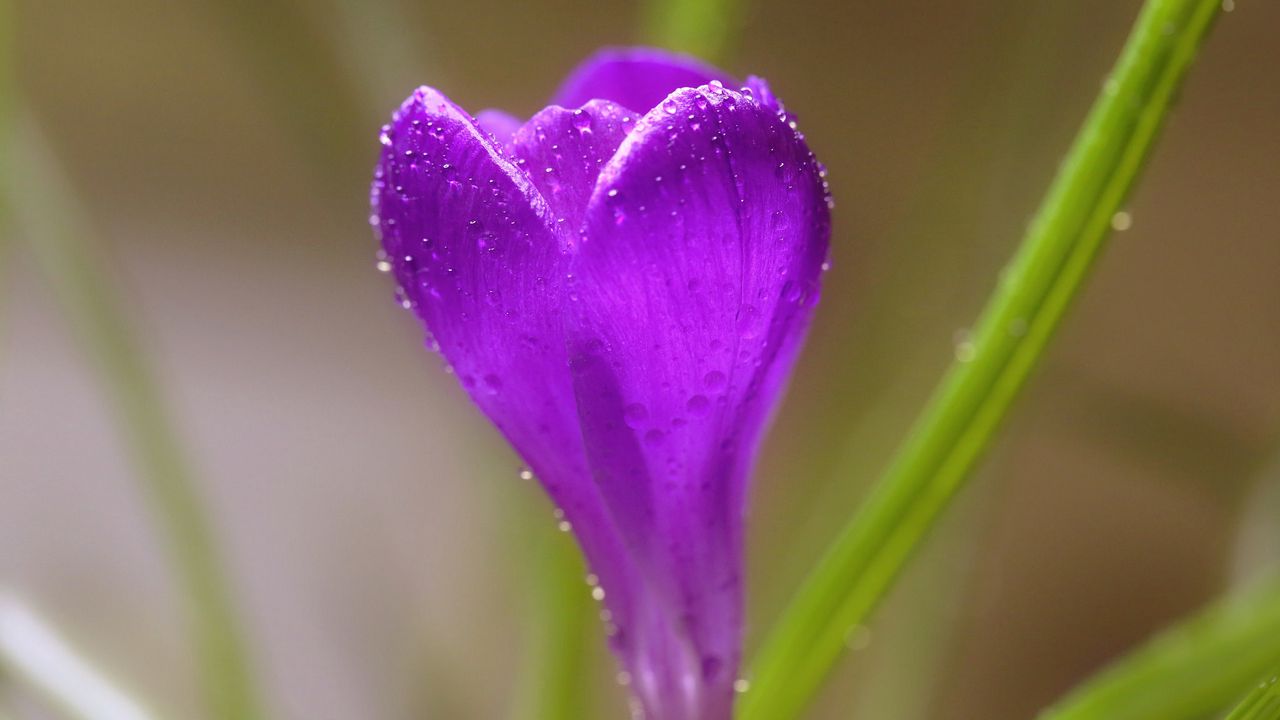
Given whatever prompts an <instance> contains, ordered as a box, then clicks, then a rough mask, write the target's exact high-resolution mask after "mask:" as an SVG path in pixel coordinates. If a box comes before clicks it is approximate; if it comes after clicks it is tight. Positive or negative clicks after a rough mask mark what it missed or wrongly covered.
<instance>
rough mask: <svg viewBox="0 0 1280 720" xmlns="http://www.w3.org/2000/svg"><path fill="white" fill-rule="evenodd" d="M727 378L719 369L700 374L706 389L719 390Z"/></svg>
mask: <svg viewBox="0 0 1280 720" xmlns="http://www.w3.org/2000/svg"><path fill="white" fill-rule="evenodd" d="M726 380H728V378H726V377H725V376H724V373H722V372H720V371H719V370H712V371H711V372H709V373H707V374H706V375H703V376H702V384H703V385H706V386H707V389H708V390H719V389H721V388H723V387H724V384H725V381H726Z"/></svg>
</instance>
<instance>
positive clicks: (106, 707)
mask: <svg viewBox="0 0 1280 720" xmlns="http://www.w3.org/2000/svg"><path fill="white" fill-rule="evenodd" d="M0 669H4V670H9V671H12V673H13V675H14V677H15V679H16V678H21V679H22V680H24V681H26V683H27V684H28V685H30V686H31V688H32V689H34V690H36V691H37V692H38V693H39V694H40V695H41V696H43V697H44V698H45V699H46V700H47V701H48V702H49V704H50V705H52V706H54V707H56V708H58V709H59V710H60V711H62V712H63V713H64V714H66V715H67V716H68V717H71V718H75V720H154V718H155V716H154V715H152V714H151V713H150V712H149V711H148V710H146V709H145V708H144V707H143V706H142V705H141V704H140V703H139V702H138V701H137V700H135V699H133V698H132V697H130V696H129V695H128V694H127V693H125V692H124V691H123V690H121V689H120V688H119V686H117V685H116V684H115V683H113V682H112V681H111V680H110V679H108V677H107V675H106V674H105V673H103V672H102V671H101V670H99V669H98V668H96V667H94V665H93V664H92V663H91V662H89V661H88V660H86V659H85V657H84V656H83V655H81V654H80V653H78V652H76V650H75V649H74V648H73V647H72V646H71V645H70V644H68V643H67V642H66V641H65V640H63V639H62V637H60V636H59V634H58V633H57V632H56V631H55V630H54V629H53V628H51V627H50V626H49V625H48V623H46V622H45V621H44V620H43V619H42V618H41V617H40V616H38V615H36V614H35V613H34V612H32V611H31V610H29V609H27V608H26V607H25V606H23V605H21V604H20V603H18V602H17V601H16V600H13V599H10V598H4V597H0ZM0 716H2V713H0Z"/></svg>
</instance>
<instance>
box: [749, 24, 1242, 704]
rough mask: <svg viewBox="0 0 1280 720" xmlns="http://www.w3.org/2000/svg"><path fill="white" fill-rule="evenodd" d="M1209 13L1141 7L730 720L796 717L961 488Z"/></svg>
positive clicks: (1127, 179) (1143, 149)
mask: <svg viewBox="0 0 1280 720" xmlns="http://www.w3.org/2000/svg"><path fill="white" fill-rule="evenodd" d="M1218 9H1219V5H1218V0H1149V2H1148V3H1147V4H1146V6H1145V7H1144V9H1143V11H1142V14H1141V15H1140V16H1139V18H1138V21H1137V23H1136V24H1135V27H1134V30H1133V32H1132V34H1131V35H1130V38H1129V41H1128V42H1127V44H1126V46H1125V49H1124V51H1123V52H1122V54H1121V57H1120V59H1119V60H1118V62H1117V64H1116V67H1115V69H1114V71H1113V73H1112V76H1111V78H1110V79H1109V80H1108V81H1107V83H1106V84H1105V85H1104V88H1103V92H1102V94H1101V95H1100V97H1099V98H1098V100H1097V101H1096V103H1095V104H1094V107H1093V109H1092V110H1091V111H1090V113H1089V116H1088V118H1087V119H1086V121H1085V124H1084V127H1083V128H1082V130H1081V132H1080V133H1079V135H1078V136H1077V139H1076V142H1075V144H1074V146H1073V148H1072V150H1071V152H1070V153H1069V154H1068V156H1067V159H1066V160H1065V161H1064V163H1063V165H1062V167H1061V168H1060V170H1059V173H1058V175H1057V177H1056V179H1055V181H1054V183H1053V185H1052V186H1051V187H1050V189H1049V192H1048V194H1047V195H1046V197H1045V200H1044V201H1043V202H1042V204H1041V207H1040V209H1039V211H1038V212H1037V214H1036V217H1035V219H1034V220H1033V222H1032V224H1031V226H1030V227H1029V228H1028V231H1027V234H1026V236H1025V237H1024V239H1023V242H1022V244H1021V246H1020V248H1019V250H1018V252H1017V254H1016V255H1015V257H1014V259H1013V261H1012V262H1011V263H1010V264H1009V266H1008V267H1007V268H1006V270H1005V272H1004V273H1003V274H1002V277H1001V281H1000V283H999V285H998V286H997V288H996V290H995V292H994V293H993V295H992V297H991V299H990V300H989V302H988V304H987V307H986V308H985V310H984V311H983V313H982V315H981V317H980V319H979V321H978V323H977V324H976V326H975V330H974V332H973V334H972V339H971V340H969V341H966V342H964V343H961V344H960V345H959V346H958V347H957V352H956V362H955V363H954V364H953V366H952V368H951V369H950V371H949V372H948V373H947V375H946V377H945V378H944V379H943V381H942V383H941V385H940V386H939V388H938V390H937V391H936V392H935V395H934V397H933V399H932V400H931V401H930V403H929V405H928V406H927V407H926V408H925V410H924V412H923V413H922V415H921V417H920V419H919V420H918V421H917V423H916V425H915V427H914V428H913V429H912V431H911V433H910V435H909V436H908V438H907V440H906V442H905V443H904V445H903V446H902V448H901V449H900V451H899V452H898V454H897V455H896V456H895V458H894V460H893V461H892V463H891V464H890V467H889V469H888V470H887V471H886V473H885V475H884V476H883V477H882V479H881V481H880V482H879V483H878V484H877V486H876V488H875V489H874V490H873V491H872V494H871V496H870V497H869V498H868V500H867V501H866V502H865V503H864V505H863V507H862V508H861V509H860V510H859V512H858V513H857V514H856V515H855V516H854V518H853V519H852V520H851V521H850V523H849V524H848V525H846V527H845V528H844V530H842V532H841V534H840V535H839V537H838V538H837V539H836V541H835V542H834V543H833V544H832V545H831V547H830V549H829V550H828V553H827V555H826V556H825V557H824V558H823V559H822V560H821V561H820V562H819V564H818V566H817V568H815V570H814V571H813V572H812V573H811V574H810V576H809V579H808V580H807V581H806V583H805V585H804V586H803V587H802V588H801V590H800V592H799V593H798V595H797V597H796V598H795V600H794V601H793V603H792V605H791V606H790V607H789V608H788V609H787V610H786V611H785V612H784V614H783V616H782V618H781V620H780V621H779V622H778V623H777V624H776V625H775V627H774V629H773V631H772V632H771V634H770V635H769V636H768V637H767V639H766V641H765V643H764V645H763V647H762V649H761V650H760V652H759V654H758V656H757V658H756V662H755V664H754V669H753V673H752V676H751V688H752V689H751V691H750V692H748V693H747V694H746V695H745V696H744V698H743V700H742V703H741V707H740V712H739V717H740V718H741V719H742V720H785V719H786V718H792V717H796V716H797V715H798V714H799V713H800V712H801V710H802V709H803V708H804V707H805V706H806V705H807V703H808V702H809V700H810V699H811V698H812V696H813V695H814V694H815V693H816V692H817V690H818V688H819V687H820V685H821V683H822V681H823V680H824V679H825V677H826V675H827V674H828V672H829V671H830V670H831V668H832V667H833V666H834V664H835V663H836V661H837V660H838V659H839V657H840V656H841V654H842V651H843V647H844V637H845V634H846V633H847V632H848V631H849V630H850V629H851V628H854V627H857V626H858V625H861V624H862V623H863V622H864V621H865V620H866V618H867V616H868V615H869V614H870V612H871V611H872V610H873V609H874V608H875V606H876V605H877V603H878V602H879V600H880V598H881V597H882V596H883V595H884V593H885V592H886V591H887V589H888V588H889V587H890V586H891V585H892V583H893V581H894V580H895V579H896V577H897V576H898V574H899V572H900V570H901V569H902V567H903V566H904V565H905V563H906V561H907V560H908V558H909V557H910V556H911V554H912V553H913V551H914V550H915V548H916V547H917V546H918V545H919V543H920V541H921V540H922V539H923V538H924V536H925V535H926V534H927V532H928V531H929V530H930V529H931V528H932V526H933V525H934V523H935V522H936V520H937V518H938V516H939V514H940V513H941V512H942V510H943V509H944V508H945V507H946V506H947V504H948V503H949V501H950V500H951V498H952V497H953V496H954V494H955V493H956V491H957V490H959V488H960V487H961V486H962V485H963V484H964V482H965V480H966V479H967V478H968V477H969V475H970V473H971V471H972V470H973V468H974V466H975V465H976V463H977V461H978V459H979V458H980V456H981V455H982V453H983V451H984V450H985V449H986V448H987V447H988V446H989V445H990V443H991V441H992V439H993V437H994V434H995V431H996V429H997V428H998V426H999V424H1000V422H1001V421H1002V420H1003V418H1004V416H1005V415H1006V413H1007V411H1008V409H1009V407H1010V406H1011V404H1012V403H1013V400H1014V398H1015V397H1016V396H1017V394H1018V393H1019V392H1020V391H1021V389H1022V388H1023V387H1024V385H1025V384H1026V381H1027V379H1028V377H1029V376H1030V373H1031V371H1032V370H1033V368H1034V367H1035V365H1036V363H1037V361H1038V360H1039V359H1040V357H1041V356H1042V355H1043V353H1044V350H1045V347H1046V346H1047V345H1048V342H1049V340H1050V339H1051V338H1052V336H1053V334H1054V332H1055V331H1056V329H1057V327H1058V325H1059V323H1060V322H1061V320H1062V317H1063V316H1064V315H1065V313H1066V311H1067V309H1068V307H1069V306H1070V304H1071V302H1072V300H1073V299H1074V298H1075V297H1076V295H1077V294H1078V292H1079V290H1080V288H1081V286H1082V284H1083V282H1084V279H1085V277H1086V276H1087V275H1088V271H1089V270H1090V269H1091V267H1092V266H1093V263H1094V260H1095V259H1096V258H1097V255H1098V253H1099V251H1100V250H1101V248H1102V245H1103V242H1104V240H1105V238H1106V236H1107V233H1108V230H1109V228H1110V223H1111V219H1112V217H1113V216H1114V214H1115V213H1116V212H1117V211H1118V210H1119V209H1120V204H1121V203H1122V202H1123V200H1124V198H1125V197H1126V196H1127V194H1128V191H1129V189H1130V188H1131V187H1132V185H1133V183H1134V182H1135V180H1136V178H1137V175H1138V172H1139V170H1140V169H1141V167H1142V165H1143V163H1144V161H1145V159H1146V157H1147V154H1148V153H1149V151H1150V149H1151V147H1152V145H1153V143H1154V141H1155V139H1156V137H1157V135H1158V131H1159V129H1160V127H1161V125H1162V123H1163V120H1164V119H1165V117H1166V116H1167V113H1168V110H1169V107H1170V105H1171V103H1172V101H1173V98H1174V96H1175V94H1176V91H1177V89H1178V87H1180V85H1181V82H1182V80H1183V78H1184V77H1185V74H1186V70H1187V68H1188V67H1189V65H1190V63H1191V61H1192V59H1194V57H1195V55H1196V53H1197V51H1198V49H1199V47H1200V44H1201V42H1202V41H1203V39H1204V37H1205V35H1206V33H1207V31H1208V28H1209V27H1210V25H1211V23H1212V20H1213V18H1214V17H1215V16H1216V14H1217V11H1218Z"/></svg>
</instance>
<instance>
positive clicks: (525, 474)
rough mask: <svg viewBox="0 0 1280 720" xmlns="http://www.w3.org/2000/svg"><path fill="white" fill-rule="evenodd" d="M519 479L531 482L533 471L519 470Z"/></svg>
mask: <svg viewBox="0 0 1280 720" xmlns="http://www.w3.org/2000/svg"><path fill="white" fill-rule="evenodd" d="M519 477H520V479H521V480H532V479H533V471H532V470H530V469H529V468H520V473H519Z"/></svg>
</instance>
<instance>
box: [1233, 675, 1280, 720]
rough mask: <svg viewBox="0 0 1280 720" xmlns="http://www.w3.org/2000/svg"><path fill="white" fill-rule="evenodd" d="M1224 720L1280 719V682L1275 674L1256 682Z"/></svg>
mask: <svg viewBox="0 0 1280 720" xmlns="http://www.w3.org/2000/svg"><path fill="white" fill-rule="evenodd" d="M1226 720H1280V683H1277V682H1276V676H1275V675H1272V676H1271V677H1270V678H1269V679H1267V680H1263V681H1262V682H1260V683H1258V686H1257V687H1255V688H1254V689H1253V690H1251V691H1250V692H1249V694H1248V695H1246V696H1245V698H1244V700H1241V701H1240V704H1239V705H1237V706H1236V707H1235V709H1234V710H1232V711H1231V714H1230V715H1228V716H1227V717H1226Z"/></svg>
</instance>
